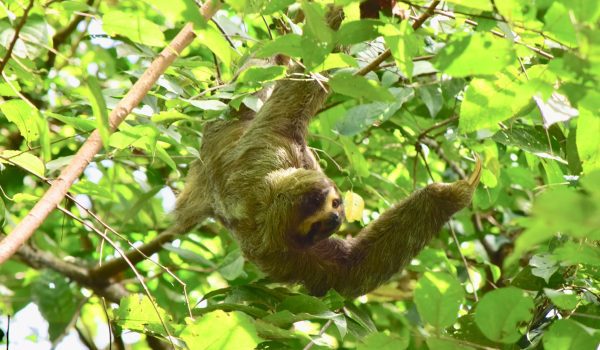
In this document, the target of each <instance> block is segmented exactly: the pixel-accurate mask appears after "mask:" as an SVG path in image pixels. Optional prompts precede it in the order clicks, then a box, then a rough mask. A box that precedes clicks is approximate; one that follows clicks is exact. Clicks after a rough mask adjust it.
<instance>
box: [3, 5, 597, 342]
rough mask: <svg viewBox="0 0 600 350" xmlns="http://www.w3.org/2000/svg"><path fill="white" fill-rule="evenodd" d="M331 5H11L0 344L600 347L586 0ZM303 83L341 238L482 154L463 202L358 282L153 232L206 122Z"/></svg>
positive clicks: (219, 230)
mask: <svg viewBox="0 0 600 350" xmlns="http://www.w3.org/2000/svg"><path fill="white" fill-rule="evenodd" d="M334 3H335V5H337V6H342V7H343V9H344V14H345V18H344V20H343V22H342V24H341V26H340V28H339V30H337V31H334V30H332V29H330V28H329V27H328V26H327V24H326V21H325V14H326V11H327V5H328V1H321V0H318V1H314V2H309V1H294V0H272V1H267V0H253V1H250V0H224V1H223V2H217V1H215V2H212V3H211V2H206V3H204V4H200V3H199V2H196V1H192V0H179V1H162V0H143V1H133V0H121V1H114V0H107V1H101V0H86V1H84V0H72V1H57V0H41V1H38V0H4V1H2V2H0V59H1V61H0V74H1V77H2V78H1V79H0V223H1V227H2V231H1V232H0V235H1V239H2V241H1V242H0V259H3V260H2V261H4V260H6V259H8V260H6V261H5V262H4V263H2V264H1V265H0V293H1V294H2V299H1V300H0V306H1V308H0V310H2V311H1V313H0V344H7V343H8V344H9V345H10V346H11V348H12V346H14V347H15V348H28V346H30V347H32V346H33V344H34V343H37V344H38V345H39V348H50V347H51V346H53V345H54V346H56V345H58V346H59V348H60V347H61V346H62V347H63V348H69V349H73V348H84V349H85V348H89V349H97V348H107V347H108V346H109V345H108V344H112V346H113V348H116V349H120V348H124V347H125V346H131V348H135V349H141V348H147V347H148V348H152V349H162V348H186V347H187V348H189V349H252V348H259V349H311V348H312V349H329V348H344V349H355V348H357V349H443V350H444V349H577V350H579V349H590V350H594V349H597V347H598V346H599V344H600V249H599V248H600V243H599V242H600V92H599V91H598V86H599V85H598V80H599V79H600V27H599V23H600V22H599V20H600V2H597V1H592V0H576V1H567V0H558V1H556V0H555V1H552V0H535V1H534V0H502V1H492V0H489V1H488V0H449V1H443V2H440V1H420V0H414V1H386V0H382V1H378V0H366V1H365V2H363V3H362V4H361V2H360V1H359V0H339V1H338V0H335V1H334ZM189 23H191V24H192V25H193V27H192V26H191V25H188V24H189ZM192 28H193V29H192ZM178 33H179V34H178ZM161 52H162V53H161ZM159 53H160V54H159ZM276 55H278V56H284V57H289V59H291V60H293V61H295V62H298V63H301V64H302V65H303V66H304V67H305V72H304V73H303V74H299V73H294V72H288V71H287V70H286V67H285V66H284V65H278V64H277V60H274V59H273V57H275V56H276ZM153 61H154V63H152V62H153ZM324 72H326V74H325V73H324ZM321 73H324V74H321ZM316 78H318V79H321V80H323V88H326V89H329V90H330V92H331V93H330V96H329V98H328V100H327V103H326V105H325V107H324V108H323V109H322V110H320V111H319V113H318V114H317V116H316V117H315V118H314V119H313V122H312V123H311V125H310V136H309V144H310V147H311V148H312V150H313V151H314V153H315V154H316V156H317V157H318V160H319V163H320V165H321V167H322V168H323V170H324V171H325V172H326V174H327V175H328V176H329V177H331V178H332V179H333V180H334V181H335V182H336V183H337V185H338V187H339V188H340V190H341V191H342V192H343V194H344V198H345V205H346V216H347V222H346V223H345V224H344V225H343V226H342V228H341V230H340V232H339V234H340V235H342V236H348V235H353V234H355V233H356V232H358V231H359V230H360V228H361V227H363V226H364V225H367V224H368V223H369V222H371V221H372V220H374V219H376V218H377V217H378V216H379V214H380V213H382V212H383V211H385V210H386V209H387V208H388V207H389V206H390V205H392V204H393V203H396V202H398V201H399V200H401V199H402V198H404V197H406V196H407V195H408V194H410V193H411V192H412V191H414V190H415V189H417V188H421V187H423V186H425V185H426V184H428V183H431V182H451V181H455V180H458V179H464V178H466V177H468V176H469V174H470V172H471V171H472V169H473V167H474V164H475V159H476V158H480V159H481V161H482V163H483V172H482V176H481V184H480V185H479V187H478V189H477V191H476V193H475V195H474V198H473V203H472V205H471V206H470V207H469V208H467V209H464V210H462V211H461V212H459V213H457V214H456V215H454V217H453V218H452V220H451V221H450V223H449V224H448V225H446V226H445V227H444V229H443V231H442V232H441V233H440V235H439V236H438V237H437V238H435V239H434V241H432V242H431V243H430V244H429V245H428V246H427V247H426V248H425V249H424V250H423V251H422V252H421V253H420V254H419V255H418V256H417V257H416V258H415V259H414V260H413V261H412V262H411V264H410V265H409V266H408V267H407V268H406V269H405V270H404V271H399V272H398V273H397V274H396V275H395V276H394V278H392V280H390V281H389V282H388V283H387V284H385V285H384V286H381V287H379V288H378V289H376V290H374V291H372V292H370V293H368V294H367V295H364V296H362V297H359V298H357V299H356V300H345V299H344V298H342V297H341V296H340V295H339V294H338V293H336V292H335V291H330V292H329V293H328V294H327V295H326V296H325V297H321V298H317V297H314V296H311V295H309V294H308V292H307V291H306V290H305V289H303V288H302V287H301V286H294V285H286V284H278V283H273V282H272V281H270V280H269V278H268V276H266V275H264V274H263V273H261V272H260V271H259V270H258V268H257V267H256V266H254V265H253V264H252V263H249V262H247V261H246V260H245V259H244V257H243V255H242V254H241V252H240V249H239V247H238V245H237V243H236V241H235V239H234V238H233V236H232V235H231V233H230V232H228V231H227V229H225V228H224V227H223V226H221V225H220V224H219V223H218V222H217V221H212V220H208V221H206V222H204V223H203V224H202V225H200V226H199V227H197V228H196V229H195V230H193V231H192V232H190V233H188V234H186V235H178V236H175V235H173V234H169V232H168V231H166V232H165V230H167V229H168V228H169V227H170V220H171V219H170V216H169V213H170V212H171V211H172V209H173V205H174V200H175V197H176V194H177V193H178V192H179V191H181V189H182V188H183V186H184V180H185V175H186V174H187V171H188V169H189V166H190V164H191V163H192V162H193V161H195V160H197V159H198V156H199V151H198V150H199V147H200V145H201V144H202V127H203V125H205V124H206V123H207V122H209V121H212V120H215V119H228V118H235V111H238V110H240V108H249V109H250V110H258V109H259V108H260V106H261V105H262V102H263V101H262V100H261V99H260V98H259V97H258V96H257V94H256V92H257V91H260V90H261V89H263V88H265V87H269V86H272V85H273V84H274V82H276V81H278V80H281V79H316ZM136 82H137V83H136ZM134 84H135V85H134ZM86 140H87V141H86ZM78 150H87V151H80V152H79V153H77V152H78ZM86 152H87V153H86ZM84 153H85V154H84ZM249 166H251V165H249ZM61 172H62V173H61ZM69 179H70V180H69ZM72 181H74V183H73V185H72V186H70V183H71V182H72ZM49 189H51V190H50V191H49V192H47V191H48V190H49ZM67 191H68V192H67ZM34 205H35V206H36V209H33V210H32V208H34ZM43 208H45V211H44V210H43ZM46 215H47V216H46ZM17 232H18V233H17ZM25 241H26V243H25V244H21V242H25ZM11 246H12V247H13V248H12V249H11V248H10V247H11ZM138 249H141V250H142V252H143V253H144V255H146V256H145V258H144V259H139V260H142V261H140V262H139V263H137V264H135V263H136V261H137V260H138V257H139V250H138ZM13 252H14V255H13ZM399 254H401V252H399ZM124 256H125V257H127V258H124ZM382 263H385V262H382ZM32 315H37V316H36V317H37V318H36V319H37V320H38V321H35V322H34V321H28V320H33V318H31V317H33V316H32ZM28 317H29V319H28ZM29 322H31V323H29ZM29 327H31V328H32V329H33V330H28V329H29ZM9 332H10V335H9Z"/></svg>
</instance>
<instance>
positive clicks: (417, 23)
mask: <svg viewBox="0 0 600 350" xmlns="http://www.w3.org/2000/svg"><path fill="white" fill-rule="evenodd" d="M439 3H440V2H439V1H438V0H436V1H433V2H432V3H431V5H429V7H428V8H427V10H426V11H425V12H423V14H422V15H421V16H420V17H419V18H417V20H416V21H414V22H413V24H412V28H413V30H417V29H419V28H421V26H422V25H423V23H425V21H426V20H427V19H428V18H429V17H431V15H433V11H434V10H435V8H436V6H437V5H438V4H439ZM391 55H392V51H390V49H386V50H385V51H383V52H382V53H381V54H380V55H379V56H377V57H376V58H375V59H374V60H373V61H372V62H371V63H369V64H368V65H366V66H364V67H362V68H361V69H360V70H358V71H357V72H356V73H354V75H361V76H362V75H366V74H367V73H369V72H371V71H373V70H375V69H377V67H379V65H380V64H381V63H382V62H383V61H385V60H387V59H388V58H389V57H390V56H391Z"/></svg>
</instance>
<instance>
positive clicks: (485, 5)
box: [448, 0, 494, 11]
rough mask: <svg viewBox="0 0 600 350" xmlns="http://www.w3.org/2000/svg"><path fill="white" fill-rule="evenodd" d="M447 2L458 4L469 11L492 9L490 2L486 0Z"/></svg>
mask: <svg viewBox="0 0 600 350" xmlns="http://www.w3.org/2000/svg"><path fill="white" fill-rule="evenodd" d="M448 2H449V3H451V4H456V5H458V7H465V8H467V9H470V10H471V11H473V10H478V11H492V10H493V9H494V8H493V6H492V3H490V2H489V1H487V0H449V1H448Z"/></svg>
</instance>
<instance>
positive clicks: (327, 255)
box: [269, 161, 481, 297]
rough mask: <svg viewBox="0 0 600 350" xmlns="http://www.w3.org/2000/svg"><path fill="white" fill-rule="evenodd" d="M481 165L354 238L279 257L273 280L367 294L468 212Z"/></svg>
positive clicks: (414, 197) (415, 197)
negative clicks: (459, 213) (467, 176)
mask: <svg viewBox="0 0 600 350" xmlns="http://www.w3.org/2000/svg"><path fill="white" fill-rule="evenodd" d="M480 169H481V167H480V163H479V161H478V163H477V166H476V170H475V172H474V174H473V175H472V176H471V178H470V179H469V180H467V181H465V180H461V181H457V182H454V183H452V184H432V185H429V186H427V187H426V188H424V189H421V190H419V191H416V192H414V193H413V194H411V195H410V196H409V197H408V198H406V199H404V200H403V201H402V202H400V203H398V204H396V205H394V206H393V207H391V208H390V209H388V210H387V211H386V212H384V213H383V214H382V215H381V216H380V217H379V218H378V219H377V220H375V221H374V222H372V223H371V224H370V225H368V226H367V227H365V228H364V229H363V230H362V231H361V232H360V233H359V234H358V235H357V236H356V237H355V238H351V239H346V240H342V239H337V238H329V239H325V240H322V241H320V242H318V243H316V244H315V245H314V246H312V247H310V248H308V249H305V250H293V251H288V252H285V253H281V254H275V255H273V256H272V259H275V260H279V261H277V262H276V261H271V263H270V264H269V265H271V266H270V267H271V268H270V269H269V270H271V271H269V274H270V275H271V276H272V277H274V278H275V279H280V280H284V281H288V282H300V283H302V284H304V285H305V286H306V287H307V288H308V289H309V290H310V292H311V293H313V294H315V295H322V294H324V293H325V292H327V290H329V289H331V288H333V289H335V290H337V291H338V292H339V293H341V294H342V295H344V296H346V297H356V296H359V295H362V294H365V293H367V292H369V291H371V290H373V289H374V288H376V287H377V286H379V285H380V284H382V283H383V282H385V281H387V280H388V279H389V278H390V277H391V276H392V274H394V273H396V272H398V271H399V270H400V269H402V268H403V267H404V266H406V265H407V264H408V263H409V262H410V260H411V259H412V258H413V257H415V256H416V255H417V253H418V252H419V251H420V250H421V249H422V248H423V247H424V246H425V244H427V242H429V241H430V240H431V238H433V237H434V236H435V235H436V234H437V233H438V232H439V230H440V229H441V227H442V226H443V225H444V223H446V222H447V221H448V220H449V219H450V217H451V216H452V214H454V213H455V212H457V211H459V210H460V209H462V208H464V207H466V206H467V205H468V204H469V203H470V201H471V196H472V194H473V191H474V190H475V187H476V185H477V183H478V180H479V174H480Z"/></svg>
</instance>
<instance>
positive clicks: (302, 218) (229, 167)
mask: <svg viewBox="0 0 600 350" xmlns="http://www.w3.org/2000/svg"><path fill="white" fill-rule="evenodd" d="M326 97H327V93H326V91H325V90H324V88H323V86H321V85H320V84H318V83H317V82H315V81H293V80H282V81H280V82H278V83H277V85H276V86H275V88H274V90H273V93H272V95H271V96H270V98H269V99H268V100H267V101H266V103H265V104H264V106H263V107H262V108H261V109H260V111H259V112H258V113H257V114H256V116H255V117H254V118H253V119H245V120H234V121H218V122H214V123H211V124H209V125H208V126H207V127H206V128H205V130H204V140H203V145H202V149H201V160H199V161H197V162H196V163H195V164H194V165H193V167H192V169H191V171H190V174H189V176H188V180H187V183H186V186H185V190H184V191H183V193H182V194H181V195H180V196H179V198H178V200H177V209H176V225H178V226H179V227H180V228H181V230H184V231H185V230H189V229H191V228H192V227H193V226H195V225H196V224H198V223H199V222H201V221H202V220H204V219H205V218H206V217H209V216H211V217H215V218H218V219H219V220H220V221H221V222H222V223H223V224H224V225H225V226H226V227H228V228H229V229H230V230H231V231H232V232H233V233H234V235H235V237H236V238H237V240H238V242H239V244H240V246H241V249H242V251H243V253H244V256H245V257H246V258H247V259H248V260H250V261H252V262H254V263H255V264H256V265H258V266H259V268H260V269H261V270H263V271H264V272H265V273H267V274H268V275H269V276H271V277H272V278H273V279H274V280H276V281H282V282H300V283H302V284H304V285H305V286H306V287H307V288H308V289H309V290H310V292H311V293H313V294H316V295H322V294H324V293H325V292H326V291H327V290H329V289H330V288H333V289H335V290H337V291H338V292H340V293H341V294H343V295H345V296H348V297H355V296H358V295H361V294H364V293H366V292H368V291H370V290H372V289H374V288H375V287H377V286H378V285H380V284H381V283H383V282H385V281H386V280H387V279H389V278H390V276H391V275H392V274H394V273H395V272H397V271H398V270H399V269H401V268H403V267H404V266H405V265H406V264H407V263H408V262H409V261H410V260H411V259H412V258H413V257H414V256H415V255H416V254H417V253H418V252H419V251H420V250H421V249H422V248H423V246H424V245H425V244H426V243H427V242H428V241H429V240H430V239H431V238H432V237H433V236H434V235H436V234H437V232H438V231H439V230H440V228H441V227H442V225H443V224H444V223H445V222H446V221H447V220H448V219H449V218H450V216H451V215H452V214H454V213H455V212H457V211H458V210H460V209H462V208H464V207H465V206H466V205H468V204H469V203H470V201H471V195H472V193H473V190H474V189H475V186H476V185H477V183H478V180H479V169H480V166H479V162H478V166H477V169H478V170H476V172H475V174H474V175H473V176H472V177H471V179H470V180H469V181H458V182H455V183H452V184H432V185H429V186H427V187H425V188H424V189H421V190H418V191H416V192H415V193H413V194H412V195H410V196H409V197H408V198H406V199H404V200H403V201H402V202H400V203H398V204H396V205H394V206H393V207H391V208H390V209H389V210H388V211H386V212H385V213H383V214H382V215H381V216H380V217H379V218H378V219H377V220H375V221H374V222H372V223H371V224H370V225H369V226H367V227H365V228H364V229H363V230H362V231H361V232H360V233H359V234H358V235H357V236H356V237H354V238H350V239H345V240H343V239H339V238H334V237H329V236H330V235H331V233H333V232H334V231H335V230H337V228H338V227H339V219H340V218H341V216H342V215H343V208H342V206H341V202H340V199H339V193H338V190H337V188H336V187H335V184H334V183H333V181H331V180H330V179H329V178H328V177H327V176H326V175H325V174H324V173H323V172H322V171H321V169H320V167H319V165H318V162H316V161H315V158H314V156H313V154H312V153H311V151H310V150H309V149H308V147H307V145H306V135H307V126H308V123H309V121H310V119H311V117H312V116H313V115H314V114H315V112H316V111H317V110H318V109H319V108H320V107H321V106H322V104H323V102H324V100H325V99H326ZM336 215H337V216H338V218H337V219H336V218H335V216H336ZM307 220H310V222H308V223H307Z"/></svg>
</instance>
